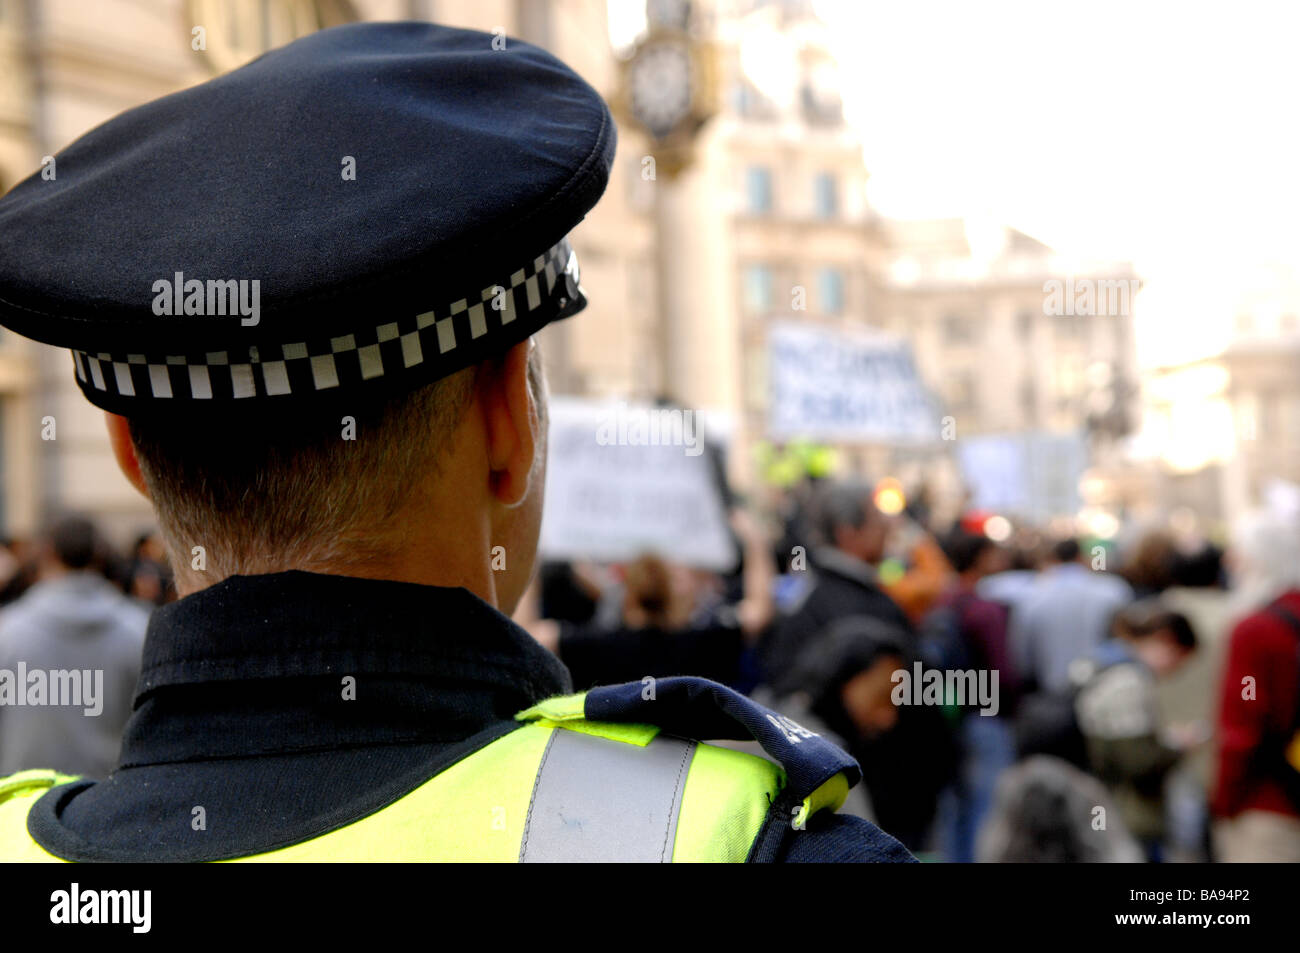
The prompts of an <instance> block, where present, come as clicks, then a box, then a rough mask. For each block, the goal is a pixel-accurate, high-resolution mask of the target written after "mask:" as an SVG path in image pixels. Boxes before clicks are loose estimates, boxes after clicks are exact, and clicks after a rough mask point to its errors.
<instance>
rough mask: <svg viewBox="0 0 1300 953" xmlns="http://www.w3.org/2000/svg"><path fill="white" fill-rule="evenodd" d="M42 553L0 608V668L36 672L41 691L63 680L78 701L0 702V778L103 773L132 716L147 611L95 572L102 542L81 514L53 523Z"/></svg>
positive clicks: (114, 757)
mask: <svg viewBox="0 0 1300 953" xmlns="http://www.w3.org/2000/svg"><path fill="white" fill-rule="evenodd" d="M39 551H40V556H39V577H38V581H37V583H36V584H35V585H33V586H32V587H31V588H30V589H29V590H28V591H27V592H26V593H24V594H23V596H22V597H21V598H19V599H18V600H17V601H16V602H14V603H12V604H11V605H9V606H7V607H6V608H5V609H4V611H3V612H0V669H4V670H7V671H10V672H15V671H18V670H19V668H20V666H21V667H22V669H23V670H25V671H26V672H28V673H35V672H40V673H43V677H44V679H45V681H46V684H47V691H50V692H53V691H54V685H55V682H56V681H57V680H61V681H62V684H63V685H64V686H72V687H75V689H76V690H77V691H78V692H79V693H80V695H81V696H82V697H81V698H80V699H74V700H72V701H73V702H74V703H72V704H62V705H55V704H52V703H51V702H52V701H53V699H52V698H47V699H46V702H45V703H43V704H22V705H18V704H13V703H12V702H11V703H10V704H4V705H0V775H4V774H11V773H13V772H15V771H21V770H25V769H27V768H38V767H40V768H54V769H55V770H58V771H62V772H64V773H67V774H79V775H86V776H90V777H97V778H102V777H104V776H106V775H107V774H108V773H109V771H110V770H111V769H112V768H113V765H114V764H115V763H116V761H117V754H118V750H119V747H120V745H121V736H122V729H123V728H124V727H125V725H126V721H127V718H128V716H129V715H130V713H131V701H132V696H133V694H134V692H135V685H136V679H137V678H138V677H139V674H140V656H141V652H142V650H143V646H144V631H145V626H146V624H147V623H148V621H149V613H148V611H147V610H145V609H144V608H142V607H141V606H140V605H139V604H137V603H136V602H134V601H133V600H131V599H129V598H128V597H126V596H124V595H123V594H122V593H121V592H120V591H119V590H118V589H117V587H116V586H114V585H113V584H112V583H110V582H109V581H107V580H106V579H105V578H104V576H103V575H102V574H101V572H102V567H103V545H102V543H101V542H100V539H99V533H98V532H97V530H96V528H95V525H94V524H93V523H91V522H90V521H89V520H87V519H85V518H84V517H80V516H66V517H64V518H62V519H60V520H59V521H58V522H56V523H55V524H54V525H53V526H52V527H51V529H50V532H49V535H48V538H47V539H46V540H45V541H44V542H43V543H42V545H41V546H40V550H39ZM56 673H67V674H66V675H61V676H57V677H56ZM15 687H16V689H17V690H18V691H23V690H25V689H28V688H29V686H26V685H21V684H17V685H16V686H15ZM26 701H28V702H31V701H32V699H30V698H28V699H26Z"/></svg>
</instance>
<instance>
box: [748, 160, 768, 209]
mask: <svg viewBox="0 0 1300 953" xmlns="http://www.w3.org/2000/svg"><path fill="white" fill-rule="evenodd" d="M745 193H746V195H747V196H748V197H749V210H750V211H751V212H754V213H755V214H759V215H763V214H766V213H768V212H770V211H772V172H771V170H769V169H767V168H765V167H763V166H761V165H751V166H750V167H749V168H748V169H746V170H745Z"/></svg>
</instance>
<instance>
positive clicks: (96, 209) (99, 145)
mask: <svg viewBox="0 0 1300 953" xmlns="http://www.w3.org/2000/svg"><path fill="white" fill-rule="evenodd" d="M493 39H494V37H493V36H492V35H490V34H486V33H480V32H476V31H469V30H457V29H449V28H446V27H440V26H436V25H432V24H426V23H362V24H352V25H348V26H342V27H337V28H334V29H330V30H324V31H322V32H319V33H316V34H313V35H311V36H308V37H305V38H303V39H300V40H298V41H296V42H294V43H291V44H289V45H288V46H285V47H283V48H281V49H278V50H275V51H272V52H270V53H267V54H266V55H264V56H262V57H260V58H259V59H257V60H254V61H253V62H252V63H250V64H248V65H247V66H244V67H242V68H241V69H238V70H235V71H233V72H231V73H229V74H227V75H224V76H221V77H219V78H217V79H214V80H211V81H210V82H207V83H204V84H202V85H200V86H196V87H193V88H190V89H186V90H184V91H181V92H179V93H175V94H173V95H171V96H167V97H165V98H163V99H159V100H156V101H154V102H151V103H148V104H146V105H144V106H141V107H139V108H137V109H132V110H130V111H128V112H125V113H123V114H122V115H120V116H117V117H116V118H114V119H112V120H111V121H109V122H107V123H105V124H104V125H102V126H100V127H98V128H96V129H94V130H92V131H91V132H89V133H87V134H86V135H84V136H82V137H81V138H80V139H78V140H77V141H76V142H74V143H72V144H71V145H70V146H68V147H67V148H66V149H64V150H63V151H62V152H61V153H59V154H57V155H56V156H55V163H54V165H53V167H52V170H50V171H52V175H51V174H49V172H47V174H46V175H42V174H39V173H38V174H34V175H33V176H31V177H30V178H28V179H26V180H25V181H23V182H21V183H19V184H18V185H17V186H16V187H15V188H14V189H13V190H12V191H11V192H10V193H9V194H8V195H6V196H5V197H4V198H3V199H0V323H3V324H4V325H6V326H7V327H9V328H11V329H12V330H14V331H16V332H18V333H20V334H23V335H25V336H27V337H31V338H34V339H36V340H38V341H43V342H46V343H48V344H55V345H60V346H63V347H68V348H70V349H72V352H73V360H74V364H75V370H76V374H77V380H78V383H79V384H80V386H81V388H82V390H83V391H84V393H85V394H86V396H87V397H88V398H89V399H90V400H91V402H92V403H95V404H97V405H99V406H101V407H104V408H106V409H108V410H112V411H115V412H117V413H122V414H127V415H130V414H136V413H147V412H152V411H154V410H162V409H178V408H185V409H186V411H187V412H188V411H189V410H190V409H199V408H218V407H220V408H227V409H229V408H235V407H245V408H247V407H257V408H262V409H266V408H270V407H272V406H275V407H289V406H298V405H300V404H301V402H303V401H319V400H321V399H324V398H325V397H327V396H330V395H353V396H355V395H358V394H362V395H365V394H380V393H384V392H389V391H391V390H394V389H409V388H411V387H414V386H418V385H420V384H422V383H427V382H430V381H433V380H436V379H438V378H440V377H444V376H446V375H447V374H450V373H452V372H454V371H456V370H459V369H461V368H463V367H466V366H468V365H470V364H472V363H475V362H477V361H481V360H483V359H485V358H487V357H490V356H492V355H494V354H498V353H501V352H503V351H504V350H506V349H507V348H509V347H510V346H511V345H513V344H515V343H517V342H519V341H521V340H523V339H525V338H526V337H528V336H529V335H530V334H532V333H534V332H535V331H537V330H538V329H539V328H541V327H542V326H543V325H545V324H546V323H547V322H549V321H552V320H555V319H557V318H562V317H567V316H568V315H571V314H573V313H575V312H577V311H578V310H580V309H581V308H582V307H583V306H584V305H585V303H586V302H585V299H584V297H583V295H582V292H581V289H580V287H579V285H578V269H577V261H576V258H575V257H574V255H573V253H572V250H571V249H570V247H569V244H568V240H567V238H566V236H567V234H568V232H569V231H570V229H572V228H573V226H574V225H576V224H577V223H578V222H579V221H581V220H582V218H583V216H584V215H585V214H586V213H587V212H588V211H589V210H590V208H591V207H592V206H593V205H594V204H595V203H596V201H597V199H598V198H599V197H600V195H601V193H602V192H603V191H604V189H605V186H606V183H607V181H608V178H609V171H610V166H611V164H612V161H613V153H614V147H615V132H614V125H613V121H612V119H611V117H610V114H609V110H608V108H607V107H606V105H605V103H604V102H603V101H602V100H601V98H600V96H599V95H597V93H596V92H595V91H594V90H593V89H592V88H591V87H590V86H589V85H587V83H585V82H584V81H583V80H582V79H581V78H580V77H579V76H577V74H575V73H574V72H573V71H572V70H570V69H569V68H568V67H567V66H565V65H564V64H563V63H561V62H560V61H559V60H557V59H555V58H554V57H553V56H551V55H550V54H548V53H546V52H544V51H542V50H540V49H537V48H536V47H533V46H529V45H528V44H525V43H522V42H519V41H517V40H514V39H509V40H506V41H505V42H504V48H502V47H503V43H502V41H501V38H499V37H498V38H496V39H497V42H496V43H495V44H494V43H493Z"/></svg>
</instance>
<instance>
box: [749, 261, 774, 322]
mask: <svg viewBox="0 0 1300 953" xmlns="http://www.w3.org/2000/svg"><path fill="white" fill-rule="evenodd" d="M772 288H773V281H772V269H771V268H769V267H768V266H767V265H750V266H748V267H747V268H746V269H745V307H746V308H747V309H748V310H749V311H751V312H761V311H771V310H772V302H773V299H774V295H773V290H772Z"/></svg>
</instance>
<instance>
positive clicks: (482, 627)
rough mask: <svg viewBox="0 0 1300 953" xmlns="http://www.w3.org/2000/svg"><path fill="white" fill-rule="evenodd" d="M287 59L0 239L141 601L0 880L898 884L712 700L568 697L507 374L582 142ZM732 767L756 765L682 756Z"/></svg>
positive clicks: (430, 53) (817, 795)
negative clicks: (384, 878)
mask: <svg viewBox="0 0 1300 953" xmlns="http://www.w3.org/2000/svg"><path fill="white" fill-rule="evenodd" d="M492 40H493V37H492V36H490V35H487V34H483V33H477V32H472V31H466V30H455V29H447V28H443V27H438V26H433V25H430V24H417V23H382V24H381V23H366V24H354V25H349V26H344V27H339V28H336V29H332V30H326V31H323V32H320V33H317V34H314V35H312V36H309V37H306V38H304V39H301V40H299V41H297V42H295V43H292V44H290V45H288V46H286V47H284V48H282V49H279V50H277V51H274V52H272V53H269V54H267V55H265V56H263V57H261V58H260V59H257V60H255V61H254V62H252V63H250V64H249V65H247V66H245V67H243V68H242V69H239V70H236V71H235V72H233V73H230V74H228V75H225V76H222V77H220V78H217V79H214V80H212V81H211V82H208V83H205V84H203V85H201V86H197V87H194V88H191V89H188V90H185V91H183V92H180V93H177V94H174V95H172V96H168V97H165V98H163V99H160V100H158V101H155V102H152V103H149V104H147V105H145V106H142V107H140V108H138V109H134V110H131V111H129V112H126V113H124V114H122V115H121V116H118V117H117V118H115V119H113V120H112V121H110V122H108V123H107V124H105V125H103V126H100V127H99V128H97V129H95V130H92V131H91V132H90V133H88V134H86V135H85V136H83V137H82V138H81V139H79V140H78V141H76V142H74V143H73V144H72V145H70V146H69V147H68V148H67V149H65V150H64V151H63V152H62V153H60V154H59V155H58V156H57V157H56V163H57V165H56V168H57V174H56V176H54V177H53V178H46V177H42V176H40V175H34V176H32V177H31V178H29V179H27V180H26V181H24V182H22V183H20V184H19V185H18V186H17V187H16V188H14V189H13V191H12V192H11V193H10V194H9V195H7V196H5V198H4V199H3V200H0V321H2V322H3V323H4V324H5V325H6V326H7V327H9V328H11V329H13V330H14V331H17V332H19V333H21V334H24V335H27V336H29V337H32V338H35V339H36V340H39V341H43V342H46V343H49V344H55V345H59V346H62V347H67V348H69V349H71V351H72V359H73V365H74V371H75V374H76V379H77V382H78V384H79V385H80V387H81V389H82V391H83V392H84V394H85V396H86V397H87V399H89V400H90V401H91V402H92V403H93V404H95V405H97V406H99V407H100V408H103V409H104V410H105V411H107V412H108V427H109V431H110V435H111V438H112V443H113V447H114V450H115V453H116V456H117V458H118V461H119V463H120V465H121V467H122V470H123V472H124V473H125V474H126V476H127V477H128V479H130V480H131V482H132V483H133V484H134V485H135V486H136V487H137V488H138V489H140V491H141V492H143V493H145V494H146V495H147V496H148V498H149V499H150V500H151V501H152V504H153V506H154V509H155V510H156V512H157V516H158V520H159V523H160V526H161V527H162V532H163V534H164V536H165V538H166V541H167V546H168V549H169V553H170V557H171V560H172V562H173V564H174V566H175V570H176V585H177V589H178V592H179V594H180V596H181V598H180V599H179V601H177V602H175V603H173V604H171V605H168V606H165V607H163V608H161V609H159V610H157V611H156V612H155V614H154V616H153V618H152V620H151V623H150V626H149V631H148V635H147V638H146V645H145V649H144V658H143V667H142V673H141V676H140V681H139V685H138V688H137V694H136V698H135V702H134V708H133V713H132V717H131V720H130V722H129V724H128V726H127V729H126V733H125V736H124V738H123V742H122V752H121V757H120V760H119V762H118V764H117V767H116V768H115V769H114V770H113V771H112V772H111V773H110V774H109V776H108V777H107V778H106V779H103V780H93V779H78V778H71V777H67V776H63V775H59V774H56V773H54V772H50V771H43V770H31V771H26V772H23V773H21V774H18V775H14V776H11V777H9V778H6V779H3V780H2V781H0V858H2V859H4V860H43V861H49V860H58V859H62V860H69V861H91V860H111V861H120V860H128V861H130V860H150V861H163V860H168V861H170V860H194V861H198V860H218V859H256V860H286V861H294V860H357V859H384V860H430V859H438V860H503V861H515V860H522V861H539V860H541V861H545V860H643V861H656V862H657V861H683V860H734V861H744V860H751V861H756V860H800V859H813V860H824V859H845V860H910V859H911V858H910V855H909V854H907V852H906V851H905V850H903V849H902V848H901V847H900V846H899V845H898V843H897V842H896V841H894V840H893V839H892V838H890V837H889V836H887V835H886V834H884V833H882V832H881V831H880V830H878V829H877V828H875V827H874V826H872V825H871V824H869V823H868V822H866V821H863V820H860V819H858V818H854V817H847V816H843V815H838V814H836V813H835V809H836V808H837V807H838V806H839V804H840V803H841V802H842V801H843V800H844V798H845V796H846V793H847V791H848V789H849V788H850V787H851V786H852V785H853V784H855V783H856V782H857V781H858V780H859V778H860V771H859V768H858V765H857V764H856V762H854V761H853V760H852V759H851V758H849V757H848V756H847V755H845V754H844V753H843V752H842V751H840V750H839V749H837V748H835V747H834V746H832V745H830V744H828V743H827V742H826V741H824V740H823V739H822V738H821V737H819V736H818V735H816V734H814V733H812V732H810V731H808V730H806V729H804V728H802V727H801V726H799V725H798V724H796V723H795V722H793V721H790V720H789V719H785V718H781V717H780V716H777V715H775V714H774V713H771V712H768V711H767V710H765V709H763V708H761V707H759V706H758V705H756V704H754V703H753V702H751V701H749V700H748V699H747V698H745V697H743V696H741V695H739V694H736V693H735V692H732V691H730V690H729V689H726V688H724V687H722V686H721V685H718V684H715V683H713V682H709V681H705V680H702V679H694V678H668V679H659V680H657V681H656V680H655V679H652V678H646V679H643V680H642V681H639V682H633V683H630V684H627V685H620V686H612V687H603V688H597V689H593V690H591V691H589V692H586V693H583V694H580V695H573V694H570V692H571V685H570V681H569V677H568V673H567V671H566V670H565V669H564V667H563V666H562V665H561V664H560V663H559V662H558V660H557V659H556V658H555V657H554V656H552V655H550V654H549V653H548V652H546V651H545V650H544V649H542V648H541V647H540V646H539V645H538V644H537V643H536V642H534V641H532V640H531V639H530V638H529V637H528V635H527V634H526V633H524V632H523V630H521V629H520V628H518V627H517V626H516V625H514V624H513V623H512V622H511V621H510V619H509V618H508V616H509V614H510V613H511V612H512V611H513V610H514V608H515V605H516V603H517V602H518V600H519V599H520V596H521V594H522V593H523V590H524V588H525V585H526V583H527V581H528V579H529V577H530V575H531V573H532V571H533V564H534V557H535V549H536V543H537V535H538V525H539V520H540V513H541V498H542V484H543V477H544V468H545V433H546V409H545V387H544V383H543V380H542V376H541V370H540V364H539V360H538V352H537V350H536V348H535V347H534V344H533V341H532V337H533V335H534V334H535V333H536V332H537V331H538V330H540V329H541V328H542V327H543V326H544V325H546V324H547V323H548V322H550V321H554V320H557V319H559V318H564V317H568V316H570V315H572V314H574V313H576V312H577V311H579V310H580V309H581V308H582V307H583V306H584V305H585V303H586V299H585V297H584V292H583V289H582V288H581V286H580V285H579V283H578V265H577V260H576V258H575V256H574V253H573V250H572V248H571V247H570V245H569V242H568V240H567V239H566V237H565V236H566V235H567V233H568V232H569V231H570V229H572V228H573V226H575V225H576V224H577V223H578V222H579V221H580V220H581V219H582V218H583V216H584V215H585V214H586V212H587V211H588V210H589V209H590V208H591V207H592V206H593V205H594V204H595V202H596V201H597V199H598V198H599V197H600V195H601V193H602V192H603V190H604V188H605V186H606V183H607V180H608V176H609V170H610V166H611V163H612V159H613V154H614V145H615V134H614V125H613V122H612V119H611V117H610V114H609V112H608V110H607V108H606V106H605V104H604V103H603V102H602V100H601V99H600V97H599V96H598V95H597V94H596V93H595V92H594V91H593V90H592V89H591V88H590V87H589V86H588V85H587V84H586V83H584V82H583V81H582V80H581V79H580V78H579V77H578V76H577V75H575V74H574V73H573V72H572V71H570V70H569V69H568V68H567V67H565V66H564V65H563V64H562V63H560V62H558V61H557V60H556V59H554V58H553V57H551V56H550V55H548V54H547V53H545V52H543V51H541V50H539V49H536V48H533V47H531V46H528V45H526V44H523V43H519V42H516V41H513V40H511V41H509V42H508V43H507V44H506V46H505V48H504V49H500V48H499V47H500V44H499V43H498V44H495V46H496V47H498V48H494V44H493V42H492ZM709 738H735V739H751V738H752V739H755V740H757V741H758V742H759V743H760V744H761V745H762V746H763V748H764V749H765V750H766V752H767V753H768V755H769V758H766V759H765V758H759V757H755V756H752V755H747V754H742V753H740V752H737V751H731V750H727V749H724V748H721V747H715V746H711V745H707V744H703V743H701V742H700V740H699V739H709Z"/></svg>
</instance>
